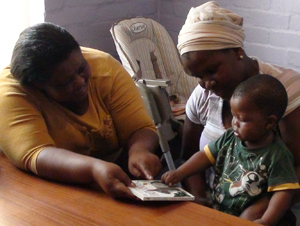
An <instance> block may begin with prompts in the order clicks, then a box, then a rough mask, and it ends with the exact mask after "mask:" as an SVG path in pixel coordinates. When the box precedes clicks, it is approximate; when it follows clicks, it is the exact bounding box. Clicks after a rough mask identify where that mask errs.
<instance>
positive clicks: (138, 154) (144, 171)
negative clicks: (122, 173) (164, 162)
mask: <svg viewBox="0 0 300 226" xmlns="http://www.w3.org/2000/svg"><path fill="white" fill-rule="evenodd" d="M128 168H129V171H130V173H132V175H134V176H135V177H137V178H139V179H147V180H152V179H153V177H154V176H156V175H157V174H158V173H159V172H160V170H161V162H160V160H159V158H158V156H156V155H155V154H153V153H151V152H150V151H148V150H136V151H134V152H133V153H132V154H131V155H130V156H129V161H128Z"/></svg>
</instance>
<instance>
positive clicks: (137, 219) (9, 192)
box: [0, 152, 257, 226]
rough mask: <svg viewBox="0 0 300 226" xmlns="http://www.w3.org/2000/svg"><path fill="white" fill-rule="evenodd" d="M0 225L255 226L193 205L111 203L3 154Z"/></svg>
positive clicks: (0, 157)
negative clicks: (26, 169)
mask: <svg viewBox="0 0 300 226" xmlns="http://www.w3.org/2000/svg"><path fill="white" fill-rule="evenodd" d="M0 224H1V225H5V226H18V225H22V226H27V225H28V226H32V225H38V226H40V225H43V226H47V225H66V226H67V225H68V226H70V225H84V226H87V225H205V226H206V225H213V226H223V225H232V226H236V225H245V226H247V225H249V226H250V225H257V224H254V223H252V222H250V221H246V220H243V219H240V218H237V217H234V216H231V215H228V214H224V213H221V212H218V211H215V210H212V209H209V208H206V207H203V206H200V205H197V204H195V203H192V202H142V201H132V200H128V199H122V200H121V199H114V198H111V197H109V196H107V195H106V194H104V193H102V192H101V191H97V190H93V189H91V188H86V187H80V186H72V185H66V184H59V183H55V182H52V181H47V180H44V179H41V178H38V177H37V176H35V175H32V174H29V173H27V172H23V171H21V170H19V169H17V168H16V167H15V166H14V165H13V164H12V163H10V162H9V160H8V159H7V158H6V156H5V155H4V154H3V153H2V152H0Z"/></svg>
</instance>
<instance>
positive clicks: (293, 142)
mask: <svg viewBox="0 0 300 226" xmlns="http://www.w3.org/2000/svg"><path fill="white" fill-rule="evenodd" d="M299 119H300V107H298V108H296V109H295V110H294V111H293V112H291V113H290V114H288V115H287V116H286V117H284V118H283V119H282V120H281V121H280V123H279V127H280V132H281V136H282V139H283V141H284V143H285V144H286V145H287V147H288V148H289V150H290V151H291V152H292V154H293V156H294V162H295V170H296V175H297V177H298V180H299V181H300V151H299V148H300V120H299ZM299 201H300V190H299V189H298V190H297V191H295V196H294V198H293V201H292V204H295V203H297V202H299Z"/></svg>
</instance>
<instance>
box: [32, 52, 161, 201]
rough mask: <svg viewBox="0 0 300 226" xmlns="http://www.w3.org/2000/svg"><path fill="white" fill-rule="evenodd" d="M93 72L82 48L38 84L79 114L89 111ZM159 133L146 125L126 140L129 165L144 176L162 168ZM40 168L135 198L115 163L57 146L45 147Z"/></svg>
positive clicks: (50, 175)
mask: <svg viewBox="0 0 300 226" xmlns="http://www.w3.org/2000/svg"><path fill="white" fill-rule="evenodd" d="M90 74H91V71H90V67H89V65H88V63H87V62H86V60H85V59H84V57H83V55H82V53H81V51H80V49H77V50H74V51H73V52H72V53H71V54H70V56H69V58H67V59H66V60H65V61H63V62H62V63H61V64H59V65H58V66H57V67H56V68H55V69H54V70H53V74H52V77H51V78H50V80H49V81H48V82H47V83H45V84H35V86H36V87H37V88H38V89H40V90H41V91H42V92H44V93H45V95H47V96H48V97H49V98H52V99H53V100H54V101H56V102H58V103H59V104H60V105H61V106H63V107H65V108H67V109H69V110H70V111H72V112H73V113H75V114H77V115H83V114H85V113H86V112H87V110H88V103H89V102H88V80H89V77H90ZM157 147H158V136H157V134H156V133H155V132H154V131H152V130H150V129H147V128H141V129H139V130H137V131H135V132H134V133H133V134H132V135H131V137H130V138H129V140H128V142H127V147H126V148H127V149H128V156H129V159H128V168H129V171H130V173H131V174H132V175H134V176H135V177H137V178H141V179H153V176H155V175H156V174H158V173H159V171H160V170H161V162H160V160H159V158H158V157H157V156H156V155H155V154H154V152H155V150H156V148H157ZM36 164H37V171H38V174H39V175H40V176H42V177H45V178H48V179H52V180H56V181H61V182H68V183H80V184H93V185H96V186H97V187H101V188H102V190H103V191H104V192H106V193H107V194H109V195H111V196H113V197H128V198H132V199H136V197H135V196H134V195H133V194H132V193H131V191H130V189H129V188H128V187H129V186H133V185H132V181H131V179H130V178H129V176H128V175H127V174H126V173H125V172H124V171H123V170H122V169H121V168H120V167H119V166H118V165H116V164H114V163H111V162H106V161H103V160H100V159H96V158H92V157H89V156H85V155H82V154H78V153H74V152H72V151H71V150H66V149H62V148H57V147H45V148H44V149H43V150H42V151H41V152H40V154H39V155H38V158H37V163H36Z"/></svg>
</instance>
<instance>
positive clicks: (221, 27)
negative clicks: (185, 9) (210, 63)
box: [177, 1, 245, 55]
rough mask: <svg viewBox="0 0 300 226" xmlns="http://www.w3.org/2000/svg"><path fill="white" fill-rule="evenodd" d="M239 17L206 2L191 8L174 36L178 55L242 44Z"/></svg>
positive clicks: (241, 24) (241, 29)
mask: <svg viewBox="0 0 300 226" xmlns="http://www.w3.org/2000/svg"><path fill="white" fill-rule="evenodd" d="M244 39H245V34H244V30H243V17H241V16H239V15H238V14H235V13H233V12H231V11H229V10H227V9H224V8H221V7H220V6H219V5H218V3H217V2H215V1H210V2H207V3H205V4H203V5H200V6H198V7H196V8H194V7H192V8H191V9H190V11H189V13H188V15H187V19H186V21H185V24H184V25H183V27H182V29H181V31H180V32H179V36H178V45H177V48H178V50H179V52H180V55H182V54H184V53H186V52H190V51H197V50H217V49H227V48H236V47H243V46H244V45H243V41H244Z"/></svg>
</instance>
